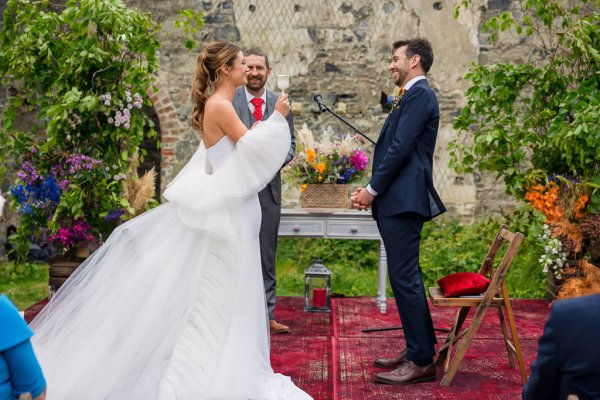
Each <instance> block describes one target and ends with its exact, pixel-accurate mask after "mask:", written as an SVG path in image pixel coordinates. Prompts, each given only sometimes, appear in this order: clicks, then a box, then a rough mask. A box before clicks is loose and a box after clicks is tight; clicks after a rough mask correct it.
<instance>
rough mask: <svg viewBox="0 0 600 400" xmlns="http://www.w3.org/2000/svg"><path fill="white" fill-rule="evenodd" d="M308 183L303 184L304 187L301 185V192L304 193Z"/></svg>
mask: <svg viewBox="0 0 600 400" xmlns="http://www.w3.org/2000/svg"><path fill="white" fill-rule="evenodd" d="M306 186H307V185H306V183H303V184H302V185H300V191H301V192H304V191H305V190H306Z"/></svg>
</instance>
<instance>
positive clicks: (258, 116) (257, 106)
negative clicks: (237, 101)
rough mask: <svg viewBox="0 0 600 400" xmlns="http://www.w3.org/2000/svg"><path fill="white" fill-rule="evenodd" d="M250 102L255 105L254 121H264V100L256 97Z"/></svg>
mask: <svg viewBox="0 0 600 400" xmlns="http://www.w3.org/2000/svg"><path fill="white" fill-rule="evenodd" d="M250 102H251V103H252V104H253V105H254V112H253V113H252V115H254V119H256V120H257V121H262V104H263V99H261V98H260V97H255V98H253V99H252V100H250Z"/></svg>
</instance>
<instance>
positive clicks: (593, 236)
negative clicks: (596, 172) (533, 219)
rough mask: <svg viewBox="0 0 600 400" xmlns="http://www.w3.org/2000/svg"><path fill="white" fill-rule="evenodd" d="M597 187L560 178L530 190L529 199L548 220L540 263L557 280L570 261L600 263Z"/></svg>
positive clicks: (532, 184) (537, 183) (538, 183)
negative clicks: (595, 204) (592, 201)
mask: <svg viewBox="0 0 600 400" xmlns="http://www.w3.org/2000/svg"><path fill="white" fill-rule="evenodd" d="M595 186H596V185H595V184H593V183H590V182H587V183H582V182H581V181H579V180H577V179H569V178H566V177H564V176H560V175H556V176H550V177H549V178H548V179H547V180H546V181H545V182H544V181H540V180H539V179H537V180H532V181H531V182H530V183H529V185H528V186H527V192H526V193H525V199H526V200H528V201H529V203H530V204H531V206H532V207H533V208H534V209H536V210H538V211H540V212H542V213H543V214H544V216H545V217H546V222H545V225H544V232H543V234H542V236H541V240H542V241H543V243H544V246H545V249H546V254H544V255H542V257H541V258H540V263H541V264H542V265H543V267H544V271H547V270H551V271H552V272H553V273H554V275H555V276H556V277H557V278H561V271H562V267H563V265H564V264H565V262H566V261H567V259H572V260H583V259H587V260H589V261H590V262H597V261H599V260H600V214H599V213H598V211H597V210H595V207H594V206H593V205H592V204H591V199H592V193H593V192H594V190H596V188H595Z"/></svg>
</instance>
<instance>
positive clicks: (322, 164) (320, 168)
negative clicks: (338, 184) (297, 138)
mask: <svg viewBox="0 0 600 400" xmlns="http://www.w3.org/2000/svg"><path fill="white" fill-rule="evenodd" d="M326 167H327V165H326V164H325V163H324V162H320V163H318V164H317V170H318V171H319V174H323V171H325V168H326Z"/></svg>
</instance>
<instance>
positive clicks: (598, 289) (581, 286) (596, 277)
mask: <svg viewBox="0 0 600 400" xmlns="http://www.w3.org/2000/svg"><path fill="white" fill-rule="evenodd" d="M565 272H567V273H574V274H576V276H575V277H573V278H569V279H566V280H565V282H564V283H563V284H562V286H561V288H560V290H559V292H558V296H557V298H559V299H566V298H569V297H579V296H585V295H588V294H594V293H600V268H598V267H596V266H594V265H593V264H591V263H589V262H588V261H586V260H581V263H580V264H579V266H578V267H575V268H573V269H572V270H571V271H565Z"/></svg>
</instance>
